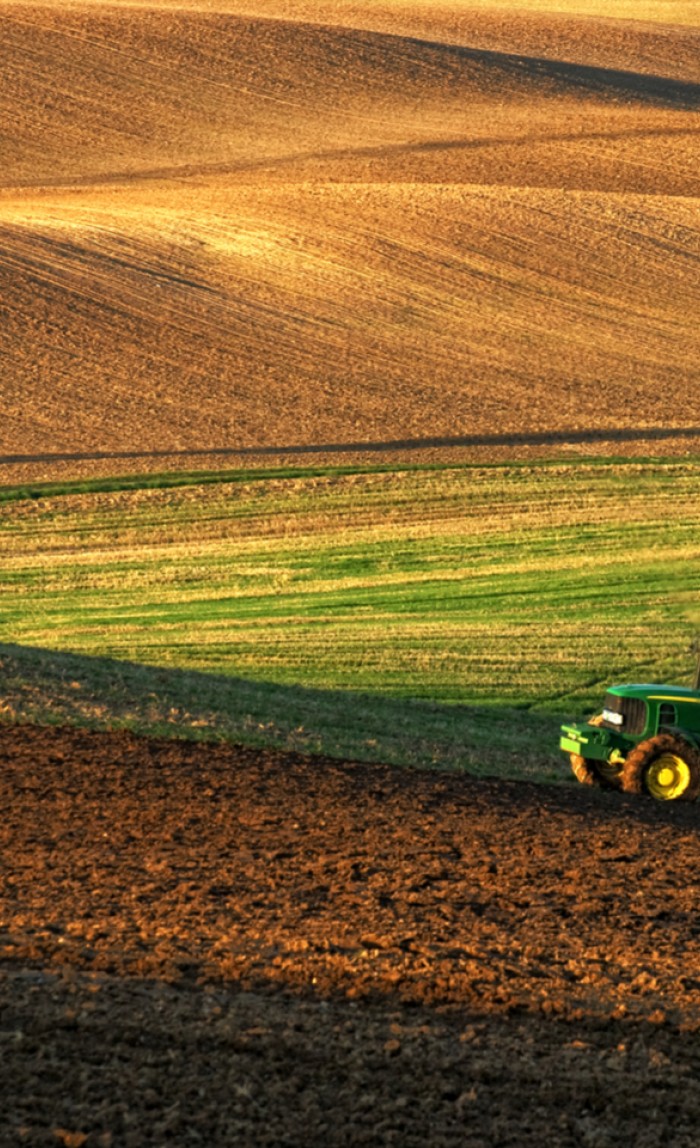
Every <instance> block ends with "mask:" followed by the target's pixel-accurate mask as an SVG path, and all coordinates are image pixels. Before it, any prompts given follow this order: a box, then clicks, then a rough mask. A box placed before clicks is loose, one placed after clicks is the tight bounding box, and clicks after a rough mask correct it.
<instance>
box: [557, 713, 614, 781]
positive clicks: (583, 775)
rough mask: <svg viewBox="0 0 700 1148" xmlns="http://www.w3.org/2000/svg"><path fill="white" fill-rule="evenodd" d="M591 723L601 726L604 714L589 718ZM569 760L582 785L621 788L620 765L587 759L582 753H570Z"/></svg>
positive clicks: (575, 775)
mask: <svg viewBox="0 0 700 1148" xmlns="http://www.w3.org/2000/svg"><path fill="white" fill-rule="evenodd" d="M588 724H589V725H595V726H601V725H602V724H603V715H602V714H596V716H595V717H592V718H589V719H588ZM569 761H570V762H571V768H572V770H573V772H574V777H575V778H576V780H577V781H579V782H580V783H581V785H595V786H598V787H600V786H602V787H603V788H604V789H619V788H620V767H619V766H610V765H608V763H607V762H605V761H586V758H585V757H581V754H580V753H570V754H569Z"/></svg>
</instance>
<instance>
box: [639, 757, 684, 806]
mask: <svg viewBox="0 0 700 1148" xmlns="http://www.w3.org/2000/svg"><path fill="white" fill-rule="evenodd" d="M645 781H646V787H647V789H648V790H649V793H650V794H651V796H652V797H658V799H659V800H660V801H673V799H674V798H676V797H680V796H681V794H683V793H685V791H686V789H687V788H688V786H689V785H690V769H689V768H688V766H687V765H686V763H685V762H684V761H683V758H682V757H676V755H675V753H662V754H661V756H660V757H657V759H656V761H652V763H651V765H650V766H649V768H648V770H647V772H646V778H645Z"/></svg>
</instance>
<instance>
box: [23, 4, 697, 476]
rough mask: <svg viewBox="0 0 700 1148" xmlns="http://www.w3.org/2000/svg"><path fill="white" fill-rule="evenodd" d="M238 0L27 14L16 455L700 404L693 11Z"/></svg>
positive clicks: (598, 417)
mask: <svg viewBox="0 0 700 1148" xmlns="http://www.w3.org/2000/svg"><path fill="white" fill-rule="evenodd" d="M231 8H232V5H230V4H221V5H212V10H206V11H205V10H204V9H203V6H202V5H199V6H198V5H196V4H193V5H192V6H191V8H189V9H188V8H187V7H185V6H182V7H180V8H178V9H175V8H169V7H168V6H166V5H162V6H158V7H156V8H152V7H146V6H141V7H131V6H129V5H125V4H124V5H118V6H101V5H98V4H96V3H93V4H90V5H85V6H82V7H78V6H76V7H68V6H65V5H59V4H54V5H51V4H49V5H45V6H28V5H27V6H24V5H8V4H4V5H2V13H1V16H2V32H3V34H2V37H0V53H2V59H1V60H0V72H1V74H2V77H3V83H2V85H0V116H2V125H3V127H2V131H3V139H2V147H3V161H4V162H3V165H2V167H1V168H0V354H1V355H2V375H1V376H0V396H1V399H2V415H3V417H2V419H1V420H0V465H2V467H3V470H2V472H0V478H3V477H4V478H6V479H7V480H8V481H11V480H12V479H13V478H14V477H16V474H19V473H20V472H19V471H15V470H13V469H12V467H13V466H15V467H20V468H21V467H25V466H26V467H29V468H31V467H32V466H34V467H35V471H31V469H30V470H29V471H27V470H26V469H25V470H22V471H21V475H22V476H24V474H25V473H37V474H42V473H46V459H45V456H48V455H52V454H56V453H64V454H71V455H73V456H75V457H74V458H73V459H72V460H71V468H72V469H73V470H75V469H84V468H85V467H89V466H90V465H91V456H93V455H94V454H95V453H100V452H102V453H110V452H111V453H113V454H122V455H124V454H130V455H132V456H133V465H134V466H137V467H139V468H142V467H144V466H147V465H149V459H151V458H152V459H155V460H158V459H160V458H162V456H163V454H164V453H168V452H170V453H172V454H174V453H175V452H177V451H190V452H198V453H199V454H201V455H205V454H206V452H207V451H225V450H229V451H235V450H241V449H245V450H249V451H253V450H255V449H267V450H272V449H277V448H279V449H280V450H283V449H284V448H295V449H299V450H302V449H313V450H318V451H322V450H323V448H326V447H328V448H333V449H336V448H340V447H348V448H352V449H355V448H356V447H357V444H363V443H369V444H371V445H373V446H374V447H375V448H380V447H382V446H383V445H385V444H387V443H396V442H397V441H398V442H407V441H408V440H411V446H414V445H415V443H416V442H418V443H420V442H425V443H426V444H428V443H431V442H432V443H434V442H435V440H436V439H463V440H464V441H465V444H466V445H469V443H472V444H473V445H475V446H479V447H480V448H481V447H483V448H484V449H489V442H487V441H485V440H490V439H493V438H494V437H497V438H499V439H500V445H501V446H502V447H504V448H509V447H512V448H513V449H517V450H518V451H522V449H523V448H524V447H527V446H528V445H529V444H533V443H535V444H536V443H539V445H540V446H542V448H543V449H547V450H549V451H550V453H551V449H552V445H553V444H556V443H557V442H566V441H567V434H569V433H570V432H582V433H585V434H588V435H589V439H588V441H589V442H594V441H595V436H596V435H598V436H599V439H600V443H602V444H603V445H604V444H605V442H606V439H605V435H606V433H608V432H611V431H613V430H614V431H615V432H616V434H617V436H618V437H617V446H618V447H619V446H620V445H623V446H624V444H625V442H627V443H628V447H629V449H635V444H636V443H639V442H642V441H645V433H646V432H648V431H649V430H650V429H651V431H655V430H659V429H663V430H666V431H667V430H668V429H669V428H670V429H673V428H678V429H679V430H681V429H682V428H684V427H686V428H688V427H690V428H692V427H693V426H695V425H698V424H700V398H698V395H699V394H700V388H698V386H697V383H698V367H697V364H698V361H699V359H698V349H699V348H698V341H699V337H698V333H697V327H698V324H697V314H698V310H699V308H698V298H699V292H698V287H699V285H700V283H699V279H700V273H699V270H698V268H699V267H700V262H699V257H700V222H699V217H700V212H699V210H698V204H699V200H698V198H697V197H698V195H699V193H700V180H699V178H698V172H699V171H700V145H699V142H698V141H699V140H700V85H698V84H697V83H696V81H697V80H698V79H700V77H699V76H698V58H697V55H696V54H694V52H693V50H692V49H693V39H692V37H693V35H694V34H695V33H694V30H693V29H692V28H688V27H687V26H679V27H675V28H674V27H671V26H670V25H669V26H663V27H660V26H656V25H651V24H634V25H630V24H626V23H625V22H622V21H595V20H581V19H580V18H579V16H580V14H579V16H576V19H574V20H572V21H569V19H568V17H567V18H565V17H564V16H563V15H562V14H561V13H560V14H555V15H549V16H548V15H543V14H542V12H535V13H533V12H530V11H520V12H517V13H504V12H503V11H501V9H500V7H499V6H494V8H493V9H492V10H490V11H488V12H487V11H486V10H485V9H484V7H483V6H480V7H479V9H478V10H475V11H472V12H471V13H469V12H465V13H462V12H460V11H459V10H458V9H449V8H440V7H435V8H432V7H430V6H428V5H426V4H421V5H416V6H415V7H414V8H413V9H410V10H409V9H408V8H407V7H399V6H398V5H397V6H396V8H393V7H392V6H390V5H384V6H382V7H372V6H368V5H365V6H364V7H362V8H361V9H358V13H357V21H358V27H352V26H350V24H349V22H348V21H349V16H348V12H349V10H348V9H343V8H342V6H341V7H339V8H338V10H337V14H336V16H337V19H336V22H335V24H333V23H330V22H328V21H330V13H329V10H327V9H324V8H323V7H319V8H318V10H317V11H318V20H317V21H316V22H313V21H312V20H311V15H312V9H310V8H309V7H308V6H304V7H295V9H294V11H293V12H292V11H289V12H287V13H286V15H287V17H288V18H285V19H283V18H281V16H282V15H284V9H283V8H282V7H281V6H280V5H279V4H277V6H276V7H274V6H272V5H264V4H263V3H259V2H257V0H256V3H255V4H253V5H250V6H248V11H247V13H246V14H244V15H242V14H236V13H235V12H232V11H231V10H230V9H231ZM214 9H216V10H214ZM226 9H228V11H227V10H226ZM261 14H262V15H264V16H265V18H260V17H261ZM273 16H274V17H275V18H274V19H273V18H272V17H273ZM322 17H323V19H322ZM324 19H325V20H326V21H327V22H326V23H324V22H323V20H324ZM392 20H393V21H394V22H393V23H392ZM343 22H344V23H343ZM372 24H374V25H375V26H374V27H370V25H372ZM380 25H381V26H380ZM567 29H568V32H567ZM567 35H568V36H569V39H568V40H567ZM567 45H568V47H569V48H570V49H571V50H570V51H568V52H567V50H566V49H567ZM642 432H645V433H642ZM548 435H549V436H550V437H549V439H547V436H548ZM620 436H622V440H620ZM651 437H652V438H653V434H652V435H651ZM646 438H649V434H646ZM664 442H665V443H666V445H667V446H668V445H669V443H671V444H672V443H673V440H672V439H668V438H666V439H665V440H664ZM677 445H678V446H679V449H680V448H681V446H683V444H682V443H680V440H679V444H677ZM601 449H603V446H601ZM616 449H617V448H616ZM23 459H27V460H30V461H27V462H26V464H25V462H23V461H22V460H23ZM10 460H16V461H13V462H12V463H11V462H10ZM31 460H34V461H31ZM93 461H94V460H93ZM126 465H132V463H131V462H129V461H128V460H125V461H124V462H123V466H126ZM154 465H156V463H154ZM113 468H114V467H113V464H112V469H113Z"/></svg>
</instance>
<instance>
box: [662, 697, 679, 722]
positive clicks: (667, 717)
mask: <svg viewBox="0 0 700 1148" xmlns="http://www.w3.org/2000/svg"><path fill="white" fill-rule="evenodd" d="M677 721H678V717H677V715H676V707H675V706H672V705H671V704H670V702H664V703H663V705H661V706H659V726H662V725H675V724H676V722H677Z"/></svg>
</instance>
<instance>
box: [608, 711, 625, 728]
mask: <svg viewBox="0 0 700 1148" xmlns="http://www.w3.org/2000/svg"><path fill="white" fill-rule="evenodd" d="M624 720H625V715H624V714H618V713H614V712H613V710H603V721H606V722H608V723H609V724H610V725H622V724H623V722H624Z"/></svg>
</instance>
